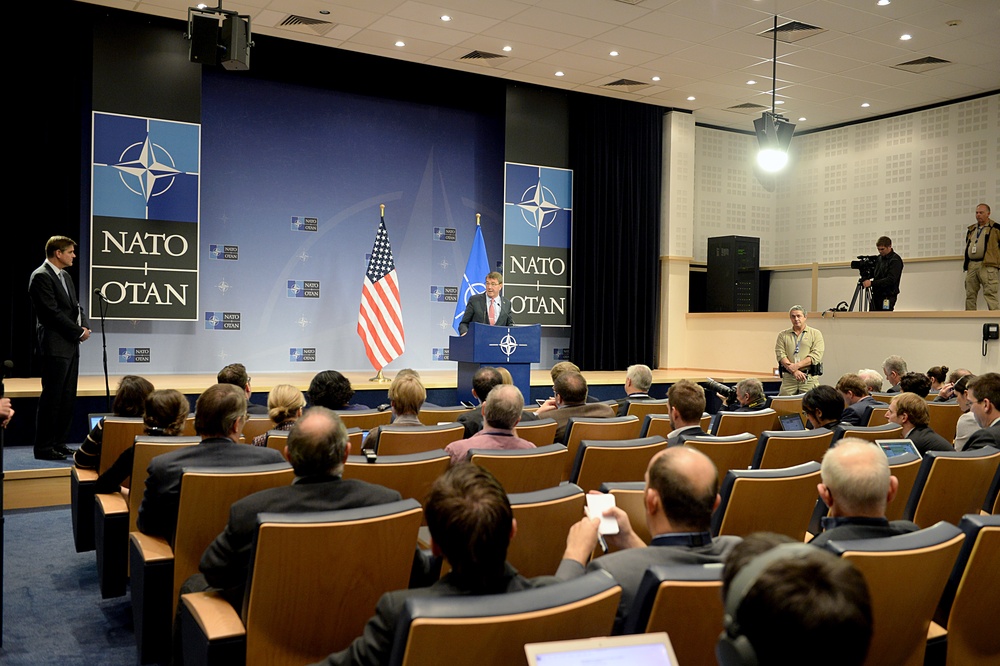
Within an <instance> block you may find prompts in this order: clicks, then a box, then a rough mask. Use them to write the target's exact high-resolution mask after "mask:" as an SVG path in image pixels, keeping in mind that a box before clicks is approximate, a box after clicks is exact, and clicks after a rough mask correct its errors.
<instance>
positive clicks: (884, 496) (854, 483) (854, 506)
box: [809, 437, 920, 546]
mask: <svg viewBox="0 0 1000 666" xmlns="http://www.w3.org/2000/svg"><path fill="white" fill-rule="evenodd" d="M820 478H821V479H822V481H821V482H820V483H819V484H817V486H816V488H817V490H819V496H820V498H822V500H823V502H824V503H826V505H827V506H828V507H829V508H830V513H829V515H827V517H825V518H823V522H822V525H823V532H822V534H819V535H817V536H816V537H815V538H813V540H812V541H810V542H809V543H810V544H812V545H814V546H822V545H824V544H826V543H827V542H828V541H831V540H833V539H839V540H841V541H844V540H849V539H876V538H881V537H888V536H897V535H899V534H908V533H910V532H915V531H917V530H918V529H920V528H919V527H917V525H916V524H914V523H911V522H910V521H908V520H894V521H892V522H890V521H889V520H888V519H887V518H886V517H885V507H886V505H887V504H888V503H889V502H891V501H892V500H893V499H894V498H895V497H896V492H897V491H898V490H899V480H898V479H897V478H896V477H895V476H892V474H891V473H890V470H889V459H888V458H887V457H886V455H885V452H884V451H882V449H881V448H880V447H878V446H877V445H875V444H872V443H871V442H866V441H865V440H863V439H857V438H855V437H847V438H845V439H842V440H841V441H839V442H837V444H836V446H834V447H833V448H832V449H829V450H828V451H827V452H826V454H825V455H824V456H823V467H822V469H821V470H820Z"/></svg>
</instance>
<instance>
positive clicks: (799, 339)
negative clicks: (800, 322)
mask: <svg viewBox="0 0 1000 666" xmlns="http://www.w3.org/2000/svg"><path fill="white" fill-rule="evenodd" d="M792 336H794V337H795V362H796V363H798V362H799V347H801V346H802V339H803V338H804V337H806V329H804V328H803V329H802V334H801V335H799V336H795V331H792Z"/></svg>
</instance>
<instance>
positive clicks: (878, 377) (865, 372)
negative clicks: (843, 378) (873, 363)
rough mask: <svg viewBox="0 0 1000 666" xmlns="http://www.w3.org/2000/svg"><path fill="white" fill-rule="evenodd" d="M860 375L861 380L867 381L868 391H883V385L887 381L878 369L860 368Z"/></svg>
mask: <svg viewBox="0 0 1000 666" xmlns="http://www.w3.org/2000/svg"><path fill="white" fill-rule="evenodd" d="M858 377H861V381H863V382H864V383H865V386H866V387H867V388H868V393H881V392H882V385H883V384H884V383H885V377H883V376H882V373H880V372H879V371H878V370H872V369H871V368H862V369H861V370H858Z"/></svg>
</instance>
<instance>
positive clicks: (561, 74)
mask: <svg viewBox="0 0 1000 666" xmlns="http://www.w3.org/2000/svg"><path fill="white" fill-rule="evenodd" d="M556 76H566V75H565V74H563V73H562V72H556Z"/></svg>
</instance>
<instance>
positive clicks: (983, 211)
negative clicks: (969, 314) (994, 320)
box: [962, 203, 1000, 310]
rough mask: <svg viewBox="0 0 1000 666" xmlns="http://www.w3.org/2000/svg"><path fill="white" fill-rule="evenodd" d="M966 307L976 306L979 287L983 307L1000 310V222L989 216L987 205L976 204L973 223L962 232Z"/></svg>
mask: <svg viewBox="0 0 1000 666" xmlns="http://www.w3.org/2000/svg"><path fill="white" fill-rule="evenodd" d="M962 269H963V270H964V271H965V309H966V310H975V309H976V301H977V300H978V299H979V289H980V287H982V290H983V298H985V299H986V307H987V308H989V309H990V310H1000V300H998V299H997V291H998V288H1000V225H998V224H997V223H996V222H994V221H993V220H991V219H990V207H989V206H987V205H986V204H983V203H981V204H979V205H978V206H976V223H975V224H973V225H972V226H970V227H969V230H968V231H967V232H966V234H965V264H964V265H963V266H962Z"/></svg>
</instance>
